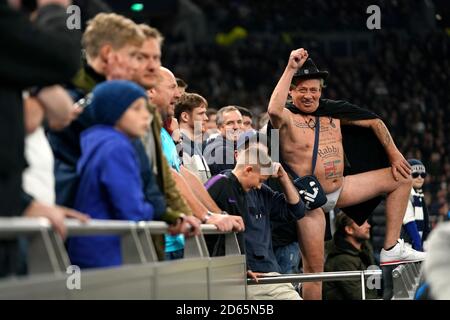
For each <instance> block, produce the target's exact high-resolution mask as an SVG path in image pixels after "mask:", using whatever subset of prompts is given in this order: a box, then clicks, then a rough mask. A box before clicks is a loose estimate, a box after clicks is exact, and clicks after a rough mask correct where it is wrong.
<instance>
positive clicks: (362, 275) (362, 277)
mask: <svg viewBox="0 0 450 320" xmlns="http://www.w3.org/2000/svg"><path fill="white" fill-rule="evenodd" d="M360 279H361V299H362V300H366V286H365V281H364V279H365V278H364V271H361V277H360Z"/></svg>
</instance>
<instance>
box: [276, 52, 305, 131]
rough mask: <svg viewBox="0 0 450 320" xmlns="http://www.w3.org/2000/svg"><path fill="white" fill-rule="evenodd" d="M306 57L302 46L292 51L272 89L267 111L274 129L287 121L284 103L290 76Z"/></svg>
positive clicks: (291, 76)
mask: <svg viewBox="0 0 450 320" xmlns="http://www.w3.org/2000/svg"><path fill="white" fill-rule="evenodd" d="M306 59H308V51H306V50H304V49H303V48H301V49H297V50H294V51H292V52H291V55H290V56H289V62H288V64H287V66H286V69H284V72H283V74H282V75H281V78H280V80H279V81H278V83H277V86H276V87H275V89H274V90H273V93H272V96H271V97H270V102H269V108H268V110H267V111H268V113H269V117H270V120H271V122H272V124H273V126H274V128H275V129H279V128H281V127H282V126H283V125H284V124H285V123H286V121H287V117H288V114H287V113H286V112H287V111H286V110H285V109H284V105H285V103H286V100H287V98H288V94H289V88H290V86H291V82H292V78H293V76H294V74H295V72H296V71H297V69H298V68H300V67H301V66H302V65H303V63H305V61H306Z"/></svg>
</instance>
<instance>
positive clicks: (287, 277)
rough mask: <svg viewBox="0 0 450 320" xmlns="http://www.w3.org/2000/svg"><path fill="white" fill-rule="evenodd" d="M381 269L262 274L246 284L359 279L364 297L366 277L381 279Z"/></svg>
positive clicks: (248, 280) (364, 296)
mask: <svg viewBox="0 0 450 320" xmlns="http://www.w3.org/2000/svg"><path fill="white" fill-rule="evenodd" d="M381 276H382V272H381V270H361V271H338V272H318V273H302V274H282V275H279V276H263V277H261V278H258V282H256V280H254V279H247V284H248V285H260V284H274V283H286V282H290V283H303V282H316V281H346V280H360V281H361V297H362V299H363V300H365V299H366V291H365V288H366V281H365V280H366V278H368V277H375V278H376V277H378V279H381Z"/></svg>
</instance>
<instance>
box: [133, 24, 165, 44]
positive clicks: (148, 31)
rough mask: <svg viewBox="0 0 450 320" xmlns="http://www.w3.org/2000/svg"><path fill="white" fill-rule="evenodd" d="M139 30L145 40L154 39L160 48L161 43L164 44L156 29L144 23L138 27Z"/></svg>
mask: <svg viewBox="0 0 450 320" xmlns="http://www.w3.org/2000/svg"><path fill="white" fill-rule="evenodd" d="M138 27H139V29H140V30H141V32H142V33H143V34H144V36H145V39H146V40H147V39H156V40H157V41H158V43H159V45H160V46H162V44H163V42H164V37H163V35H162V34H161V32H159V30H158V29H156V28H153V27H150V26H149V25H147V24H145V23H141V24H139V25H138Z"/></svg>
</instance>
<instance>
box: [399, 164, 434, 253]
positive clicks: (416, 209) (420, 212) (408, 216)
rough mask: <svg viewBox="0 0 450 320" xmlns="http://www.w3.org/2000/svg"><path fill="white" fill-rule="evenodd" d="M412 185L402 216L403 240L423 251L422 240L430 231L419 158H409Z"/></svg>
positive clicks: (423, 169) (422, 172)
mask: <svg viewBox="0 0 450 320" xmlns="http://www.w3.org/2000/svg"><path fill="white" fill-rule="evenodd" d="M408 162H409V164H410V165H411V177H412V179H413V186H412V188H411V195H410V198H409V202H408V207H407V208H406V212H405V217H404V218H403V230H404V231H405V232H406V235H405V240H406V241H407V242H409V243H411V245H412V247H413V249H415V250H418V251H423V242H424V241H425V240H426V239H427V236H428V233H429V232H430V225H429V218H428V209H427V206H426V204H425V196H424V194H423V191H422V187H423V184H424V182H425V177H426V176H427V173H426V170H425V166H424V165H423V163H422V162H421V161H420V160H417V159H409V160H408Z"/></svg>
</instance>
